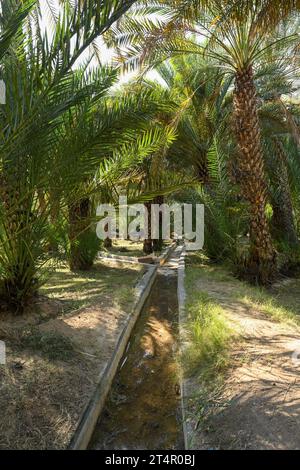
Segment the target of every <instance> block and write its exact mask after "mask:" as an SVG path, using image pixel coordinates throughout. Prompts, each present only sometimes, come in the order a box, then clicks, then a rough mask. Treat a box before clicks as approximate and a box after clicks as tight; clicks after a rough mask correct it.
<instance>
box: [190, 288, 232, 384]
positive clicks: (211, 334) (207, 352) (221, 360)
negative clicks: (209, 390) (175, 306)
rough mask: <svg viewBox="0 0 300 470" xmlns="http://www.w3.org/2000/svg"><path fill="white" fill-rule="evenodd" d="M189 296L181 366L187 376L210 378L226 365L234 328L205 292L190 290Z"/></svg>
mask: <svg viewBox="0 0 300 470" xmlns="http://www.w3.org/2000/svg"><path fill="white" fill-rule="evenodd" d="M190 299H191V300H190V302H189V303H188V305H187V309H188V320H187V323H186V331H187V340H188V346H187V348H186V350H185V351H184V353H183V362H184V368H185V370H186V373H187V374H189V375H194V374H195V373H197V374H198V375H199V376H201V378H202V379H204V380H206V379H207V380H210V379H211V378H212V377H216V375H217V374H218V373H220V372H221V371H222V370H224V369H225V368H226V367H227V366H228V363H229V349H230V344H231V342H232V339H233V337H234V331H233V330H232V329H231V328H230V327H229V325H228V323H227V321H226V319H225V318H224V316H223V310H222V308H221V307H220V306H219V305H217V304H216V303H214V302H213V301H212V300H211V299H210V298H209V296H208V295H207V294H206V293H204V292H196V293H195V292H194V293H193V295H192V297H191V296H190Z"/></svg>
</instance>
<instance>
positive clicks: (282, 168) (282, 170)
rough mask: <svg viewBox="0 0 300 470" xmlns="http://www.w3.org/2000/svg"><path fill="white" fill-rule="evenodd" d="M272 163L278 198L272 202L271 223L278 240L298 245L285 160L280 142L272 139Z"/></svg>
mask: <svg viewBox="0 0 300 470" xmlns="http://www.w3.org/2000/svg"><path fill="white" fill-rule="evenodd" d="M274 150H275V152H274V157H275V158H274V163H275V165H276V169H275V173H276V180H277V184H278V188H279V194H278V198H276V201H274V202H273V213H274V214H273V219H272V221H273V223H274V228H275V230H276V232H277V233H278V234H280V238H282V239H283V240H286V241H287V242H288V243H289V244H291V245H299V240H298V236H297V231H296V227H295V222H294V214H293V205H292V196H291V191H290V184H289V175H288V171H287V158H286V154H285V150H284V147H283V145H282V142H281V141H280V140H279V139H278V138H275V139H274Z"/></svg>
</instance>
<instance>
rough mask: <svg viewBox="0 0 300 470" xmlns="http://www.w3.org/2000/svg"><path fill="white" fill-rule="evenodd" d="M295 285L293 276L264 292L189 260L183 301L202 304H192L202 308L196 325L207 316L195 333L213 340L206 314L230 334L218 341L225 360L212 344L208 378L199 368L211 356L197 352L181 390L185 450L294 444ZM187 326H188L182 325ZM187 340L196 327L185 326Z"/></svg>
mask: <svg viewBox="0 0 300 470" xmlns="http://www.w3.org/2000/svg"><path fill="white" fill-rule="evenodd" d="M299 287H300V280H298V279H294V280H286V282H284V283H279V284H278V285H276V286H273V287H272V289H269V290H266V289H259V288H255V287H251V286H248V285H247V284H245V283H242V282H240V281H238V280H236V279H234V278H233V277H232V276H231V275H230V273H229V271H227V270H226V269H225V268H224V267H220V266H217V265H212V264H209V263H208V262H207V260H205V259H203V258H201V257H199V256H198V257H197V255H192V256H191V257H190V258H189V260H188V267H187V291H188V302H190V304H192V305H194V308H196V307H197V304H195V302H197V301H198V302H202V304H201V305H200V304H199V308H200V307H201V308H203V318H204V323H205V319H207V323H206V324H205V326H204V327H203V331H205V329H206V330H207V331H206V333H207V334H208V333H211V334H213V338H214V340H216V339H217V338H218V333H220V332H221V329H217V331H215V330H214V329H212V330H211V331H210V329H209V324H210V321H209V318H210V316H211V315H212V314H214V316H215V318H216V315H217V317H219V318H221V319H222V322H226V324H227V325H228V326H229V327H230V328H231V329H232V330H233V331H234V332H235V335H236V338H235V340H234V341H231V342H229V343H226V344H225V345H226V350H225V353H226V356H227V360H226V361H225V363H224V362H223V359H224V357H225V356H224V349H222V347H220V348H219V349H218V348H217V347H215V348H213V350H212V352H213V358H214V361H213V362H212V364H211V370H210V371H211V372H212V374H210V381H209V382H208V381H205V380H204V381H203V375H202V374H201V372H202V371H203V369H204V370H205V368H206V367H207V365H209V361H210V360H211V358H212V356H211V355H210V356H207V357H205V356H203V355H202V356H199V357H198V359H199V362H198V368H197V373H196V375H194V377H193V378H191V379H190V380H189V385H188V387H189V395H192V396H194V399H193V400H191V401H190V402H189V419H190V426H191V428H193V430H194V432H192V433H191V435H192V436H193V437H192V442H190V446H191V448H199V449H212V448H215V449H297V448H299V447H300V439H299V433H298V429H299V426H300V413H299V406H300V380H299V362H297V361H295V360H294V359H293V357H294V354H295V352H297V351H298V350H299V348H300V329H299V326H298V325H299V313H300V312H299V307H298V306H299V303H298V300H297V299H299ZM199 296H200V297H199ZM201 296H202V300H201ZM203 299H204V300H205V299H206V301H207V310H206V311H205V308H206V305H205V303H204V304H203ZM207 299H208V300H207ZM297 305H298V306H297ZM211 306H213V309H214V310H213V312H212V311H211V308H212V307H211ZM194 326H195V325H194V324H193V323H190V324H189V328H193V327H194ZM196 326H199V324H198V325H196ZM195 338H196V340H198V341H199V338H200V340H201V339H202V336H201V333H198V334H196V335H195V332H194V334H193V332H192V331H191V334H190V340H191V341H194V340H195ZM200 344H201V343H200ZM213 345H215V346H217V343H216V342H214V343H213ZM222 345H223V346H224V343H221V346H222ZM192 346H194V347H195V346H196V344H194V345H192ZM218 364H221V365H222V364H223V366H224V367H223V369H221V370H219V369H218V367H217V365H218ZM199 377H201V382H200V383H201V387H200V388H199ZM204 378H205V376H204ZM191 428H190V429H191ZM195 429H196V432H195Z"/></svg>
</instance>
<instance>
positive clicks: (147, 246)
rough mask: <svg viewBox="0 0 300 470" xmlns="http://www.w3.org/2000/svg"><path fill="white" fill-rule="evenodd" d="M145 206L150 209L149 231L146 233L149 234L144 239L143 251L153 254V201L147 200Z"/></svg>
mask: <svg viewBox="0 0 300 470" xmlns="http://www.w3.org/2000/svg"><path fill="white" fill-rule="evenodd" d="M145 207H146V209H147V210H148V214H147V217H148V219H147V220H148V233H147V234H146V235H147V236H146V237H145V240H144V245H143V252H144V253H145V254H146V255H151V253H153V243H152V239H151V202H146V203H145Z"/></svg>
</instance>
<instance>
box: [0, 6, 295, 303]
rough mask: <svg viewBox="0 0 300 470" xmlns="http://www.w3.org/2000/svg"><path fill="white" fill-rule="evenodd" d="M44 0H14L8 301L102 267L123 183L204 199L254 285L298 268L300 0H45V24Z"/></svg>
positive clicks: (231, 255) (8, 121) (5, 180)
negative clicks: (63, 265) (54, 279)
mask: <svg viewBox="0 0 300 470" xmlns="http://www.w3.org/2000/svg"><path fill="white" fill-rule="evenodd" d="M41 3H42V2H38V1H34V0H23V1H22V0H7V1H5V2H2V11H1V18H0V24H1V38H0V54H1V55H0V59H1V68H0V73H1V77H0V78H1V79H2V80H3V81H4V83H5V85H6V103H5V104H3V105H0V121H1V147H0V161H1V169H0V171H1V174H0V193H1V196H0V199H1V205H0V210H1V223H0V243H1V249H0V281H1V286H0V287H1V291H0V294H1V300H2V301H3V302H4V301H5V302H6V303H7V304H8V305H9V307H10V308H12V309H13V310H14V311H16V312H22V311H23V310H24V307H25V306H26V304H27V303H28V302H29V301H30V299H31V298H32V296H34V295H35V294H36V293H37V292H38V289H39V286H40V285H41V283H43V282H44V280H45V273H46V272H47V271H48V269H49V267H50V264H51V262H52V261H53V260H55V259H57V258H58V257H63V258H67V259H68V262H69V265H70V268H71V269H73V270H78V269H79V270H80V269H89V268H90V267H91V266H92V264H93V261H94V259H95V257H96V255H97V252H98V251H99V240H98V239H97V237H96V232H95V223H96V216H95V214H96V206H97V204H98V203H99V202H117V200H118V196H119V194H120V193H126V194H127V196H128V199H129V201H143V202H145V203H146V204H147V203H149V202H151V201H155V202H159V203H161V202H163V199H164V197H167V198H169V199H174V198H175V199H177V200H182V201H184V202H190V201H192V202H203V203H204V204H205V207H206V224H205V228H206V244H205V249H206V252H207V254H208V255H209V256H210V258H212V259H214V260H218V261H223V262H224V261H225V262H230V263H231V264H232V266H233V268H234V270H235V271H236V273H237V274H238V275H239V276H241V277H244V278H246V279H248V280H250V281H252V282H256V283H261V284H268V283H270V282H272V280H274V279H275V278H276V276H277V274H278V272H279V270H280V269H283V268H285V269H289V268H292V267H296V266H297V264H298V253H299V246H298V245H299V242H298V235H299V234H298V231H299V209H300V206H299V195H300V191H299V188H300V185H299V183H300V164H299V147H300V136H299V119H300V108H299V98H297V92H298V87H299V86H300V84H299V83H300V82H299V48H300V41H299V40H300V37H299V32H298V30H299V20H300V16H299V11H300V2H297V1H290V2H289V1H285V2H283V1H268V0H265V1H264V0H257V1H251V2H250V1H246V0H241V1H238V2H232V1H230V2H227V1H215V0H210V1H209V0H207V1H204V0H202V1H201V0H190V1H184V0H170V1H162V0H161V1H160V0H156V1H155V0H153V1H149V2H147V1H135V0H131V1H129V0H128V1H126V0H103V1H101V2H99V1H95V0H94V1H93V0H82V1H70V0H65V1H60V2H57V5H54V4H53V2H48V1H46V2H43V4H44V6H45V4H46V7H47V8H46V10H47V15H48V23H47V24H48V26H47V28H46V29H45V27H44V19H43V15H42V12H41ZM99 38H100V39H101V41H102V42H99ZM104 42H105V43H106V44H107V46H108V47H112V48H113V49H114V60H113V62H112V64H111V65H105V64H104V61H103V60H102V52H101V51H102V44H103V43H104ZM150 69H155V70H156V74H158V75H159V76H160V80H159V81H157V80H153V79H152V80H150V78H149V77H150V76H149V75H148V74H147V72H148V71H149V70H150ZM127 70H135V72H136V74H135V78H134V79H131V81H130V82H129V83H126V84H124V85H120V83H119V78H120V75H121V74H122V73H126V71H127ZM298 96H299V95H298ZM144 247H145V251H146V252H147V253H150V252H151V251H152V250H153V249H154V250H156V249H157V248H159V247H157V246H155V243H153V242H152V240H151V238H150V236H149V239H148V240H146V241H145V244H144ZM45 268H47V269H45Z"/></svg>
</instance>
